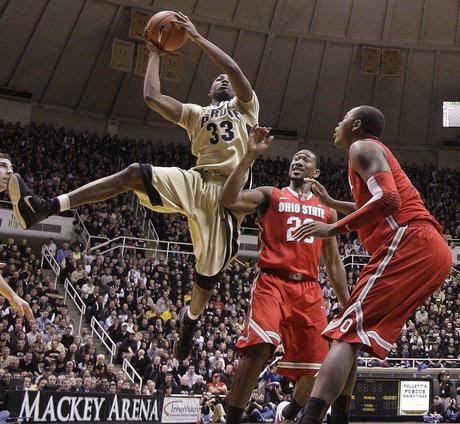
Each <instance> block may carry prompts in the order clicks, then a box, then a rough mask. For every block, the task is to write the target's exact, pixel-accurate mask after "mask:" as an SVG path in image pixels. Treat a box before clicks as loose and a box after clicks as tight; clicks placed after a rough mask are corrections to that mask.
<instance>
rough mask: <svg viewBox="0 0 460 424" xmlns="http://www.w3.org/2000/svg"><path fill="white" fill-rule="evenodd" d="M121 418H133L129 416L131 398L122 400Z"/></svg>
mask: <svg viewBox="0 0 460 424" xmlns="http://www.w3.org/2000/svg"><path fill="white" fill-rule="evenodd" d="M121 419H122V420H131V417H130V416H129V399H122V400H121Z"/></svg>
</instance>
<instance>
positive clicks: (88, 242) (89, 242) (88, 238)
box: [73, 209, 109, 251]
mask: <svg viewBox="0 0 460 424" xmlns="http://www.w3.org/2000/svg"><path fill="white" fill-rule="evenodd" d="M73 211H74V213H75V218H77V219H78V224H77V225H78V226H79V227H81V229H82V235H83V238H84V240H85V248H84V250H85V251H86V250H88V249H90V248H91V245H92V244H93V243H94V242H95V241H99V243H103V242H105V241H107V240H109V238H108V237H103V236H92V235H91V234H90V233H89V231H88V229H87V228H86V225H85V223H84V222H83V220H82V219H81V216H80V214H79V213H78V211H77V210H76V209H73Z"/></svg>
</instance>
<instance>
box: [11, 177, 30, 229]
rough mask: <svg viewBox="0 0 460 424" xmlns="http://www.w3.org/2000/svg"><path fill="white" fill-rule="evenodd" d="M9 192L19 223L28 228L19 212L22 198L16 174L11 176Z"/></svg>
mask: <svg viewBox="0 0 460 424" xmlns="http://www.w3.org/2000/svg"><path fill="white" fill-rule="evenodd" d="M8 193H9V195H10V200H11V203H12V204H13V212H14V217H15V218H16V221H17V222H18V224H19V225H20V226H21V227H22V228H24V230H27V225H26V222H25V221H24V219H23V218H22V215H21V213H20V212H19V200H21V188H20V187H19V182H18V179H17V177H16V176H15V175H12V176H11V177H10V181H9V184H8Z"/></svg>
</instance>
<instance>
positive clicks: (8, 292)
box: [0, 275, 35, 322]
mask: <svg viewBox="0 0 460 424" xmlns="http://www.w3.org/2000/svg"><path fill="white" fill-rule="evenodd" d="M0 294H1V295H2V296H5V298H6V299H7V300H8V302H9V303H10V305H11V306H12V307H13V308H14V309H16V311H17V312H18V314H19V316H21V317H23V316H25V317H26V318H27V321H29V322H33V321H35V318H34V314H33V312H32V309H30V306H29V304H28V303H27V302H26V301H25V300H24V299H22V298H21V297H20V296H19V295H18V294H17V293H15V292H14V291H13V289H12V288H11V287H10V286H9V285H8V283H7V282H6V281H5V280H4V278H3V277H2V276H1V275H0Z"/></svg>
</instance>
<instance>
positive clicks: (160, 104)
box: [144, 41, 182, 124]
mask: <svg viewBox="0 0 460 424" xmlns="http://www.w3.org/2000/svg"><path fill="white" fill-rule="evenodd" d="M146 44H147V47H148V49H149V51H150V53H149V62H148V65H147V71H146V73H145V79H144V100H145V103H147V106H148V107H149V108H150V109H153V110H154V111H155V112H158V113H159V114H160V115H161V116H162V117H163V118H165V119H167V120H168V121H171V122H173V123H174V124H177V123H178V122H179V120H180V118H181V115H182V103H181V102H179V101H178V100H176V99H174V98H172V97H169V96H165V95H164V94H161V84H160V56H161V53H162V51H161V50H160V49H159V48H158V47H157V46H155V44H153V43H152V42H150V41H146Z"/></svg>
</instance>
